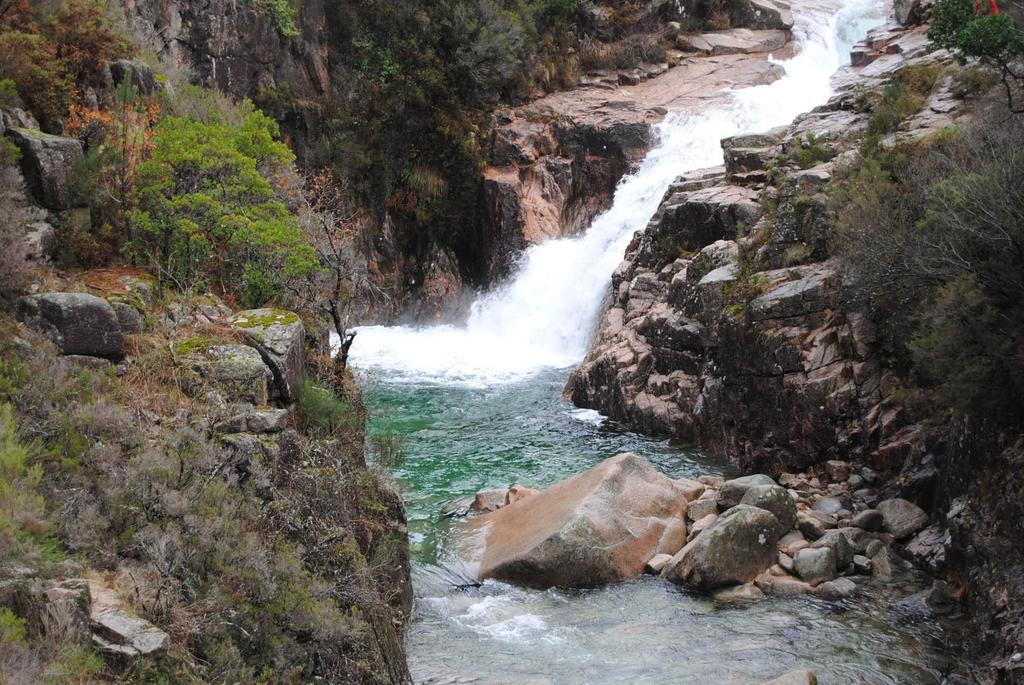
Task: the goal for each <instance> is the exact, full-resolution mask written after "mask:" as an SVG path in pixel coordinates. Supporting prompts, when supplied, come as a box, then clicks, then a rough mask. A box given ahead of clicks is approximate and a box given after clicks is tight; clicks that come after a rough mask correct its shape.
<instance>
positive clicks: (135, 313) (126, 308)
mask: <svg viewBox="0 0 1024 685" xmlns="http://www.w3.org/2000/svg"><path fill="white" fill-rule="evenodd" d="M110 307H111V308H112V309H113V310H114V314H115V315H116V316H117V321H118V323H119V324H120V325H121V332H122V333H125V334H127V335H133V334H135V333H141V332H142V329H143V328H144V326H145V321H144V320H143V318H142V312H140V311H139V310H138V309H136V308H135V307H133V306H132V305H130V304H127V303H125V302H111V303H110Z"/></svg>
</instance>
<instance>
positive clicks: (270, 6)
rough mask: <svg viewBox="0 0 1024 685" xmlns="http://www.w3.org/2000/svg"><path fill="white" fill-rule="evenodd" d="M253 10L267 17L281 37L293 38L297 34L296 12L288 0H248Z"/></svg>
mask: <svg viewBox="0 0 1024 685" xmlns="http://www.w3.org/2000/svg"><path fill="white" fill-rule="evenodd" d="M248 1H249V4H250V5H251V6H252V8H253V9H254V10H256V11H257V12H259V13H260V14H262V15H263V16H265V17H267V19H269V20H270V23H271V24H272V25H273V27H274V28H275V29H277V32H278V33H279V34H281V37H283V38H294V37H295V36H297V35H299V27H298V26H297V25H296V24H295V19H296V16H297V14H298V12H297V11H296V9H295V7H294V6H293V5H292V4H291V2H289V0H248Z"/></svg>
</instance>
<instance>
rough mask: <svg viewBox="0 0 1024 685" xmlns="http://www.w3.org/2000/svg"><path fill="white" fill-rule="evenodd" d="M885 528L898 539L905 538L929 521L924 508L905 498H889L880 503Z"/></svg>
mask: <svg viewBox="0 0 1024 685" xmlns="http://www.w3.org/2000/svg"><path fill="white" fill-rule="evenodd" d="M878 511H880V512H881V514H882V518H883V520H884V522H885V529H886V530H887V531H888V532H890V533H892V534H893V537H895V538H896V539H897V540H903V539H905V538H908V537H910V536H911V535H913V534H914V533H916V532H917V531H919V530H921V529H922V528H924V527H925V525H927V523H928V514H926V513H925V511H924V509H922V508H921V507H919V506H917V505H916V504H914V503H913V502H909V501H907V500H905V499H888V500H885V501H884V502H879V503H878Z"/></svg>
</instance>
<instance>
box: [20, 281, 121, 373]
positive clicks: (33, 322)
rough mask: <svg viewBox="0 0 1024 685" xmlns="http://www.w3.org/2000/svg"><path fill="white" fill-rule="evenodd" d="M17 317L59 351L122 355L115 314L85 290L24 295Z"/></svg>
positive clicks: (94, 355) (102, 355)
mask: <svg viewBox="0 0 1024 685" xmlns="http://www.w3.org/2000/svg"><path fill="white" fill-rule="evenodd" d="M18 310H19V311H18V314H19V318H21V320H22V321H24V322H25V324H26V325H27V326H29V327H30V328H32V329H33V330H35V331H37V332H38V333H40V334H41V335H43V336H45V337H47V338H48V339H50V340H51V341H52V342H53V343H54V344H55V345H56V346H57V348H58V349H59V350H60V352H61V354H73V355H85V356H88V357H102V358H104V359H110V360H113V361H119V360H121V359H123V358H124V355H125V348H124V338H123V336H122V335H121V324H120V322H119V321H118V320H117V314H116V313H115V312H114V310H113V308H111V306H110V305H109V304H108V303H107V301H106V300H104V299H101V298H99V297H96V296H94V295H89V294H87V293H47V294H45V295H39V296H31V297H23V298H21V300H20V301H19V302H18Z"/></svg>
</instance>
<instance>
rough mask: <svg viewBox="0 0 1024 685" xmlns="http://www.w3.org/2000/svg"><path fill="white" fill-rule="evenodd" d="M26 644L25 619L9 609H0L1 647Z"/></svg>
mask: <svg viewBox="0 0 1024 685" xmlns="http://www.w3.org/2000/svg"><path fill="white" fill-rule="evenodd" d="M4 644H7V645H11V644H21V645H23V644H25V619H23V618H20V617H18V616H17V615H16V614H15V613H14V612H13V611H11V610H10V609H8V608H7V607H0V646H2V645H4Z"/></svg>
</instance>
